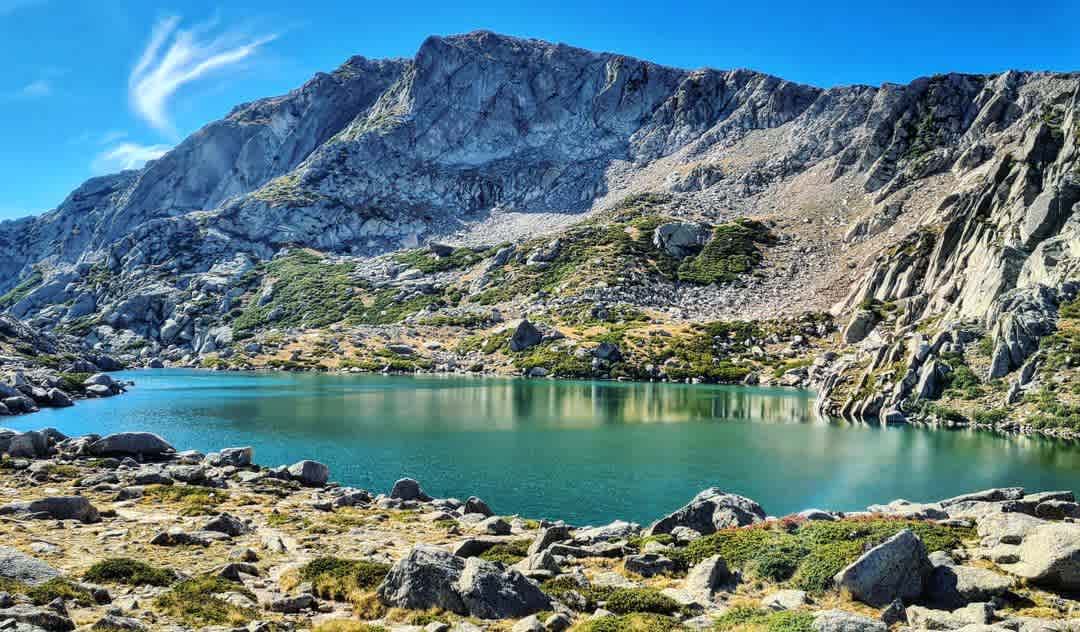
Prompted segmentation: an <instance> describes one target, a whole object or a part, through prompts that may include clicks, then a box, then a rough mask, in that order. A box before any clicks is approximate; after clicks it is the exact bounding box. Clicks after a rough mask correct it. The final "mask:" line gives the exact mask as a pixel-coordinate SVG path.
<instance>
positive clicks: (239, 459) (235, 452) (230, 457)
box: [206, 446, 255, 467]
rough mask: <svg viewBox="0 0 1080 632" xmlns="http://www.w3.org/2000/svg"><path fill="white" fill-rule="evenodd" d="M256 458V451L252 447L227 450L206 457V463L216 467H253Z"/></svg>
mask: <svg viewBox="0 0 1080 632" xmlns="http://www.w3.org/2000/svg"><path fill="white" fill-rule="evenodd" d="M254 456H255V449H254V448H252V447H251V446H245V447H242V448H225V449H223V450H220V451H218V452H214V453H212V454H208V455H206V461H207V463H209V464H210V465H212V466H214V467H223V466H226V465H232V466H233V467H247V466H249V465H251V462H252V459H253V458H254Z"/></svg>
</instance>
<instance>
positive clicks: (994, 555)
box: [0, 429, 1080, 632]
mask: <svg viewBox="0 0 1080 632" xmlns="http://www.w3.org/2000/svg"><path fill="white" fill-rule="evenodd" d="M0 448H2V451H3V454H4V457H3V460H2V462H0V465H2V467H0V485H2V487H3V497H4V503H3V504H2V505H0V533H2V534H3V543H4V546H3V547H0V629H4V630H20V631H32V630H45V631H50V632H51V631H65V630H73V629H92V630H142V629H147V630H178V631H179V630H248V631H255V630H263V631H265V630H293V629H309V628H313V629H315V630H321V631H324V632H330V631H336V632H340V631H363V632H377V631H386V630H401V631H404V630H415V631H418V632H419V631H424V632H434V631H437V630H460V631H475V630H513V631H521V632H524V631H530V632H531V631H537V632H540V631H556V630H558V631H561V630H577V631H591V632H600V631H604V632H606V631H622V630H631V631H649V632H653V631H666V630H715V631H719V632H725V631H728V630H747V631H750V630H753V631H761V630H765V631H769V632H810V631H816V632H853V631H867V632H885V630H887V629H890V628H892V629H895V630H964V631H965V632H992V631H1002V632H1003V631H1005V630H1008V631H1011V632H1041V631H1045V630H1053V631H1068V630H1074V629H1076V627H1077V625H1078V624H1077V621H1078V620H1080V619H1077V618H1075V617H1077V608H1078V607H1080V602H1078V601H1076V600H1075V599H1074V596H1075V594H1076V592H1077V591H1078V590H1080V524H1078V523H1077V522H1076V519H1077V517H1078V516H1080V505H1078V504H1077V503H1076V501H1075V498H1074V497H1073V494H1072V492H1041V493H1029V492H1025V490H1023V489H1019V488H1007V489H992V490H986V491H982V492H977V493H972V494H968V495H965V496H960V497H956V498H950V499H946V500H941V501H938V502H932V503H925V504H921V503H911V502H908V501H902V500H898V501H894V502H891V503H889V504H886V505H875V506H872V507H868V508H867V509H866V510H865V511H859V512H847V513H842V512H835V511H825V510H821V509H807V510H806V511H803V512H800V513H798V514H796V515H792V516H786V517H780V518H778V517H772V516H769V515H768V514H767V512H766V510H765V509H764V508H762V507H761V506H759V505H758V504H757V503H756V502H754V501H753V500H751V499H749V498H744V497H742V496H738V495H735V494H731V493H727V492H724V491H721V490H719V489H716V488H712V489H707V490H704V491H702V492H701V493H699V494H698V495H697V496H695V497H694V498H693V499H691V500H690V502H689V503H687V504H686V505H685V506H683V507H681V508H679V509H676V510H675V511H674V512H673V513H671V514H669V515H667V516H663V517H660V518H659V519H658V520H657V521H656V522H654V523H653V524H651V525H648V526H645V527H642V526H639V525H637V524H632V523H628V522H623V521H615V522H612V523H610V524H607V525H601V526H585V525H568V524H565V523H563V522H561V521H551V520H535V519H528V518H525V517H521V516H509V515H503V514H501V513H499V512H498V511H496V510H497V509H498V508H491V507H488V505H487V504H486V503H484V502H483V501H482V500H481V499H479V498H475V497H470V498H468V499H466V500H464V501H461V500H457V499H452V498H450V499H436V498H431V497H429V496H428V495H427V494H425V493H424V491H423V489H422V487H421V485H420V484H419V483H418V482H416V481H414V480H411V479H402V480H399V481H398V482H397V483H395V484H394V486H393V489H391V490H390V491H389V493H381V494H375V493H372V492H369V491H366V490H361V489H354V488H349V487H342V486H339V485H337V484H335V483H332V482H328V481H329V477H330V473H329V471H328V469H327V468H326V466H324V465H322V464H320V463H318V462H316V461H300V462H297V463H295V464H292V465H288V466H280V467H271V468H267V467H261V466H259V465H256V464H254V463H253V462H252V458H253V453H252V450H251V449H250V448H227V449H222V450H220V451H219V452H215V453H211V454H206V455H203V454H200V453H197V452H194V451H185V452H176V451H175V450H174V449H173V447H172V446H170V445H169V444H168V443H167V442H166V441H165V440H164V439H162V438H161V437H159V436H157V435H154V434H150V433H140V432H132V433H120V434H114V435H109V436H106V437H100V436H96V435H89V436H84V437H70V438H69V437H65V436H64V435H63V434H61V433H59V432H58V431H56V430H53V429H44V430H40V431H27V432H13V431H10V430H8V431H3V432H0ZM679 502H680V500H678V499H672V503H671V504H672V507H675V506H677V505H678V503H679Z"/></svg>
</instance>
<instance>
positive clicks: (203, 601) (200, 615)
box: [154, 575, 258, 626]
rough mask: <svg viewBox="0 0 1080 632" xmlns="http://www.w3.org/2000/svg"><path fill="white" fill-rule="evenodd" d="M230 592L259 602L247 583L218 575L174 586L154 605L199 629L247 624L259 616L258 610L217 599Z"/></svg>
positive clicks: (156, 600)
mask: <svg viewBox="0 0 1080 632" xmlns="http://www.w3.org/2000/svg"><path fill="white" fill-rule="evenodd" d="M227 592H237V593H241V594H243V595H245V596H247V597H249V598H250V599H252V600H255V594H254V593H252V592H251V591H250V590H248V589H247V588H245V587H244V585H243V584H239V583H236V582H232V581H229V580H227V579H225V578H223V577H218V576H215V575H201V576H199V577H193V578H191V579H186V580H184V581H182V582H180V583H178V584H174V585H173V587H172V588H170V589H169V590H168V591H166V592H164V593H162V594H160V595H158V596H157V597H156V598H155V599H154V605H155V606H156V607H157V609H158V610H160V611H161V612H162V613H163V614H166V615H168V616H172V617H175V618H177V619H180V620H181V621H183V622H184V623H187V624H189V625H197V626H207V625H224V624H230V625H234V626H237V625H244V624H246V623H247V622H248V621H250V620H251V619H253V618H254V617H255V616H257V615H258V611H257V610H256V609H254V608H245V607H242V606H236V605H233V604H231V603H229V602H227V601H225V600H224V599H222V598H221V597H217V596H215V595H218V594H221V593H227Z"/></svg>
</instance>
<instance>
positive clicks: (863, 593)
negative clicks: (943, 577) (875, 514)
mask: <svg viewBox="0 0 1080 632" xmlns="http://www.w3.org/2000/svg"><path fill="white" fill-rule="evenodd" d="M932 571H933V567H932V566H931V565H930V559H929V558H928V557H927V555H926V547H925V546H924V545H923V543H922V540H920V539H919V537H918V536H917V535H915V534H914V533H913V532H911V531H910V530H908V529H904V530H903V531H901V532H900V533H897V534H896V535H894V536H893V537H891V538H889V539H888V540H886V541H884V542H882V543H881V544H879V545H877V546H875V547H874V548H872V549H870V550H869V551H867V552H866V553H864V554H863V555H862V556H861V557H859V559H857V560H855V561H854V562H852V563H851V564H850V565H848V567H847V568H845V569H843V570H842V571H840V572H839V573H837V574H836V577H834V578H833V581H834V582H835V583H836V585H837V586H838V587H839V588H840V589H841V590H844V591H847V592H848V593H850V594H851V596H852V597H853V598H854V599H857V600H858V601H861V602H863V603H865V604H868V605H870V606H874V607H883V606H886V605H888V604H889V603H890V602H892V601H893V600H895V599H900V600H902V601H908V600H912V599H915V598H917V597H919V596H920V595H921V594H922V592H923V587H924V585H925V583H926V580H927V579H928V578H929V575H930V573H931V572H932Z"/></svg>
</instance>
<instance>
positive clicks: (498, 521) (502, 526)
mask: <svg viewBox="0 0 1080 632" xmlns="http://www.w3.org/2000/svg"><path fill="white" fill-rule="evenodd" d="M476 528H477V530H479V531H481V532H483V533H487V534H488V535H510V523H509V522H507V521H505V520H503V519H502V518H500V517H498V516H491V517H490V518H485V519H484V520H482V521H480V522H479V523H478V524H477V525H476Z"/></svg>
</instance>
